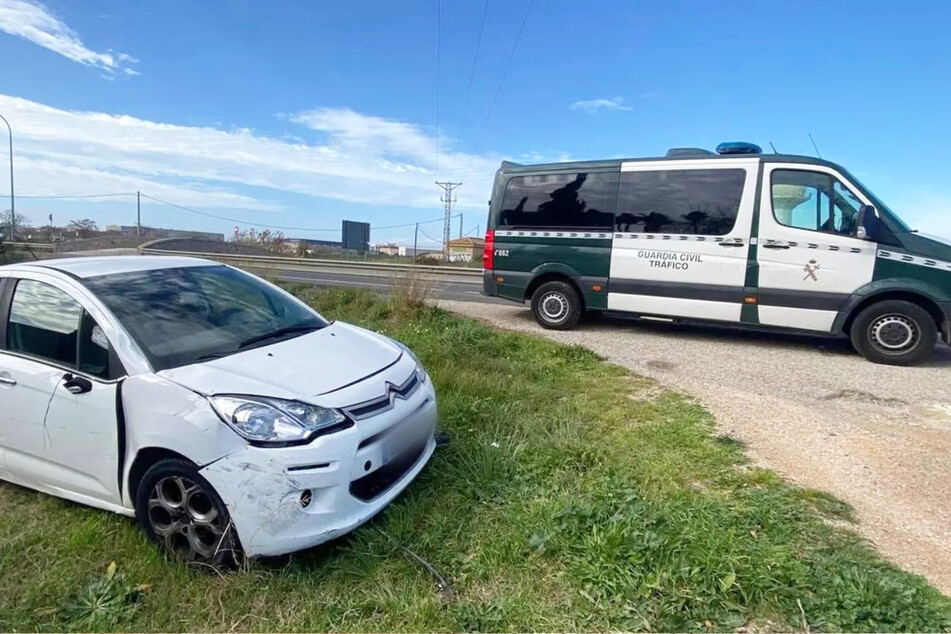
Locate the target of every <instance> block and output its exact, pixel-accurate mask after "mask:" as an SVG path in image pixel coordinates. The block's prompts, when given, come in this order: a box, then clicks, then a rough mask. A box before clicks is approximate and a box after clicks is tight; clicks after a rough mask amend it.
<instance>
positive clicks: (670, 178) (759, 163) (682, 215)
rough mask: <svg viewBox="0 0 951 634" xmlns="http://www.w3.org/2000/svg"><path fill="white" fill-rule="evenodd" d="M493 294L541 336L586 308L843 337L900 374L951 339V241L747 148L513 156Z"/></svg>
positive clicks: (806, 163)
mask: <svg viewBox="0 0 951 634" xmlns="http://www.w3.org/2000/svg"><path fill="white" fill-rule="evenodd" d="M487 227H488V231H487V233H486V245H485V257H484V267H485V272H484V274H483V275H484V277H483V292H484V293H485V294H486V295H490V296H497V297H502V298H506V299H511V300H515V301H518V302H524V301H526V300H529V301H531V306H532V312H533V313H534V315H535V318H536V319H537V320H538V322H539V323H540V324H541V325H542V326H544V327H546V328H555V329H567V328H571V327H573V326H574V325H575V324H576V323H577V322H578V320H579V318H580V317H581V315H582V314H583V313H584V312H586V311H620V312H625V313H631V314H634V315H637V316H640V317H643V318H653V319H664V320H671V321H705V322H713V323H720V324H735V325H742V326H749V327H762V328H775V329H783V330H793V331H803V332H811V333H823V334H826V335H832V336H839V337H849V338H851V340H852V343H853V345H854V347H855V349H856V350H857V351H858V352H859V353H861V354H862V355H863V356H865V357H866V358H868V359H870V360H872V361H875V362H879V363H889V364H895V365H911V364H914V363H918V362H921V361H923V360H924V359H926V358H927V357H928V356H929V355H930V354H931V353H932V352H933V351H934V348H935V345H936V344H937V341H938V338H939V337H940V338H941V339H942V340H943V341H944V342H945V343H948V344H951V242H948V241H946V240H942V239H939V238H935V237H925V236H923V235H920V234H918V233H917V232H915V231H912V230H911V229H909V228H908V226H907V225H906V224H905V223H904V222H902V221H901V219H900V218H899V217H898V216H897V215H895V214H894V213H893V212H892V211H891V210H890V209H889V208H888V207H887V206H885V204H884V203H883V202H882V201H881V200H879V199H878V198H876V197H875V195H874V194H873V193H872V192H871V191H869V190H868V189H867V188H866V187H865V186H863V185H862V184H861V183H860V182H859V181H858V180H857V179H856V178H855V177H854V176H852V175H851V174H849V172H848V171H846V170H845V169H843V168H842V167H840V166H838V165H836V164H834V163H830V162H828V161H824V160H821V159H815V158H810V157H805V156H790V155H783V154H763V153H762V152H761V151H760V149H759V148H758V147H757V146H755V145H753V144H750V143H724V144H721V145H720V146H719V147H717V152H716V153H713V152H710V151H707V150H701V149H695V148H680V149H673V150H670V151H669V152H668V153H667V156H666V157H664V158H648V159H631V160H608V161H587V162H573V163H558V164H550V165H531V166H525V165H517V164H514V163H509V162H504V163H502V167H501V169H499V171H498V173H497V174H496V177H495V185H494V188H493V192H492V200H491V202H490V213H489V223H488V225H487Z"/></svg>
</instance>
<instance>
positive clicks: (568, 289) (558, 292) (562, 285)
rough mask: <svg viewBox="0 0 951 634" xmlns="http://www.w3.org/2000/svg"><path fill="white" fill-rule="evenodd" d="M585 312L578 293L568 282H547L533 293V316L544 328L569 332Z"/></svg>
mask: <svg viewBox="0 0 951 634" xmlns="http://www.w3.org/2000/svg"><path fill="white" fill-rule="evenodd" d="M583 312H584V308H583V305H582V303H581V298H580V297H579V296H578V292H577V291H576V290H575V289H574V287H573V286H572V285H571V284H568V283H567V282H557V281H555V282H545V283H544V284H542V285H541V286H539V287H538V288H537V289H535V292H534V293H532V314H533V315H534V316H535V321H537V322H538V324H539V325H540V326H541V327H542V328H548V329H550V330H569V329H571V328H574V327H575V325H576V324H577V323H578V320H579V319H581V313H583Z"/></svg>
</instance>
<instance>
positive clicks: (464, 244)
mask: <svg viewBox="0 0 951 634" xmlns="http://www.w3.org/2000/svg"><path fill="white" fill-rule="evenodd" d="M484 249H485V240H483V239H482V238H458V239H456V240H450V241H449V261H450V262H481V261H482V254H483V251H484Z"/></svg>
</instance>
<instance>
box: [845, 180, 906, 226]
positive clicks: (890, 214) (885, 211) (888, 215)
mask: <svg viewBox="0 0 951 634" xmlns="http://www.w3.org/2000/svg"><path fill="white" fill-rule="evenodd" d="M847 177H848V179H849V180H850V181H852V183H853V184H854V185H855V186H856V187H858V188H859V189H861V190H862V191H863V192H865V195H866V196H868V197H869V199H871V201H872V204H873V205H875V209H877V210H878V212H879V214H881V216H882V217H883V218H884V219H885V222H886V224H887V225H888V228H889V229H891V230H892V231H893V232H895V233H911V232H912V229H911V227H909V226H908V225H907V224H905V221H904V220H902V219H901V218H900V217H899V216H898V214H896V213H895V212H894V211H892V210H891V209H890V208H889V207H888V205H886V204H885V203H884V202H882V201H881V199H879V197H878V196H876V195H875V194H873V193H872V190H870V189H869V188H868V187H866V186H865V185H864V184H863V183H862V182H861V181H859V179H857V178H855V176H853V175H852V174H847Z"/></svg>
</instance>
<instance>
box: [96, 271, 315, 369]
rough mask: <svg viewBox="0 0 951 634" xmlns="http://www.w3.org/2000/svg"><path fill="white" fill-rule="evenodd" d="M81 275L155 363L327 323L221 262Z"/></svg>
mask: <svg viewBox="0 0 951 634" xmlns="http://www.w3.org/2000/svg"><path fill="white" fill-rule="evenodd" d="M83 282H84V284H85V285H86V286H87V287H88V288H89V289H90V290H91V291H92V292H93V293H95V294H96V295H97V296H98V297H99V299H100V300H101V301H102V302H103V303H104V304H105V305H106V306H107V307H108V308H109V309H110V310H111V311H112V312H113V314H115V316H116V318H117V319H118V320H119V321H120V322H121V323H122V325H123V326H124V327H125V329H126V330H127V331H128V332H129V334H130V335H131V336H132V338H133V339H134V340H135V341H136V343H138V344H139V347H140V348H142V351H143V352H144V353H145V355H146V356H147V357H148V359H149V362H150V363H151V364H152V367H153V368H154V369H155V370H156V371H158V370H164V369H168V368H175V367H179V366H183V365H189V364H191V363H196V362H200V361H204V360H208V359H213V358H218V357H223V356H227V355H229V354H234V353H236V352H239V351H241V350H247V349H250V348H253V347H257V346H263V345H268V344H270V343H274V342H276V341H281V340H283V339H288V338H291V337H296V336H300V335H302V334H306V333H307V332H311V331H313V330H318V329H320V328H323V327H324V326H326V325H327V322H326V321H325V320H324V319H322V318H321V317H320V316H319V315H318V314H317V313H315V312H314V311H312V310H310V309H309V308H307V307H306V306H305V305H303V304H301V303H300V302H298V301H297V300H295V299H294V298H293V297H290V296H289V295H287V294H286V293H283V292H281V291H278V290H275V289H274V288H272V287H271V286H270V285H268V284H266V283H264V282H263V281H261V280H259V279H258V278H256V277H254V276H252V275H248V274H247V273H243V272H241V271H238V270H235V269H232V268H229V267H226V266H221V265H212V266H200V267H182V268H170V269H159V270H152V271H135V272H131V273H121V274H116V275H104V276H99V277H93V278H87V279H85V280H83Z"/></svg>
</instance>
